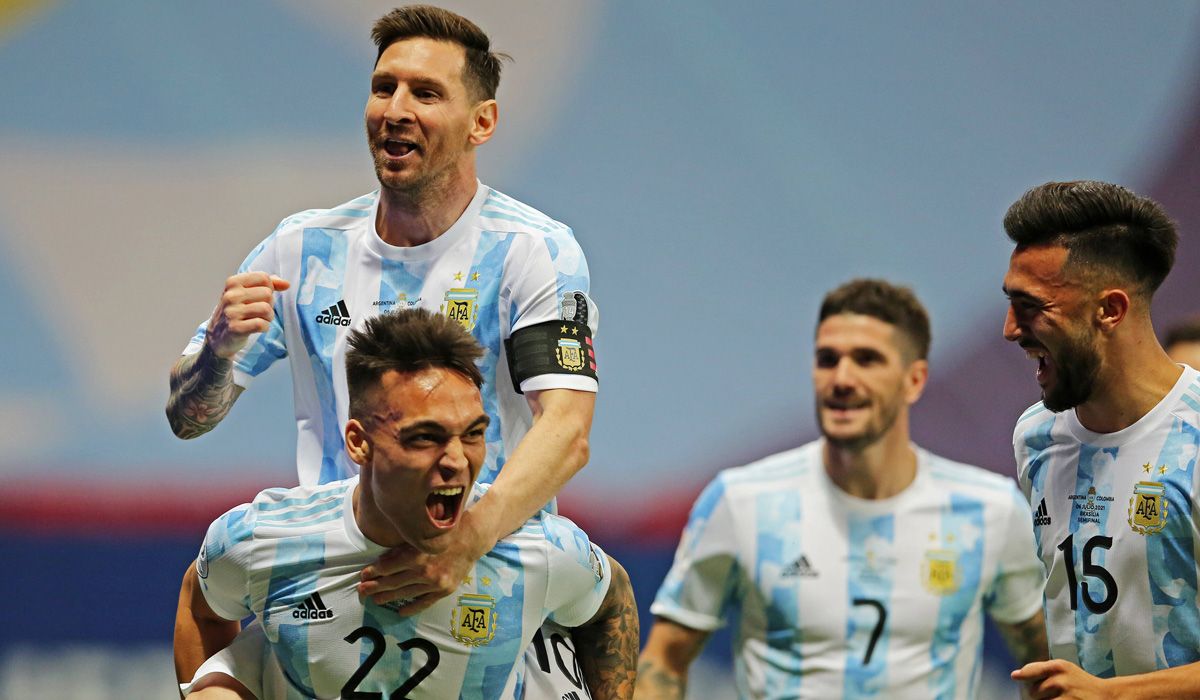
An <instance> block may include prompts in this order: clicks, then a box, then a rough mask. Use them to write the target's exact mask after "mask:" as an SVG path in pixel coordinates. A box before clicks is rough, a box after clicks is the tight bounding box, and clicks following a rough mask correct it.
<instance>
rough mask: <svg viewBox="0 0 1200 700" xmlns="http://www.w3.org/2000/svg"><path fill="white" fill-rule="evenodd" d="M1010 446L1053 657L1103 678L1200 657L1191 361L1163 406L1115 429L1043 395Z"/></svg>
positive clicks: (1199, 406)
mask: <svg viewBox="0 0 1200 700" xmlns="http://www.w3.org/2000/svg"><path fill="white" fill-rule="evenodd" d="M1013 444H1014V449H1015V452H1016V459H1017V465H1018V468H1019V477H1020V483H1021V488H1022V490H1023V491H1024V492H1025V494H1026V496H1027V497H1028V498H1029V503H1030V505H1031V507H1033V508H1034V539H1035V540H1036V542H1037V548H1038V555H1039V556H1040V557H1041V559H1042V563H1043V565H1044V566H1045V568H1046V571H1047V581H1046V624H1047V628H1048V633H1049V643H1050V653H1051V655H1052V656H1053V657H1054V658H1058V659H1065V660H1067V661H1071V662H1072V663H1076V664H1078V665H1079V666H1080V667H1081V668H1083V670H1085V671H1087V672H1088V673H1090V674H1092V675H1094V676H1099V677H1101V678H1111V677H1113V676H1123V675H1129V674H1134V673H1143V672H1146V671H1153V670H1155V669H1163V668H1168V667H1172V666H1180V665H1183V664H1187V663H1191V662H1194V661H1200V645H1198V644H1197V641H1196V635H1197V630H1200V608H1198V607H1197V593H1196V591H1197V566H1196V546H1197V544H1200V531H1197V528H1196V520H1195V518H1194V517H1193V503H1194V494H1195V493H1196V492H1197V488H1196V487H1197V482H1196V457H1197V452H1198V449H1200V375H1198V374H1197V372H1196V371H1195V370H1193V369H1190V368H1188V369H1185V370H1184V371H1183V374H1182V375H1181V376H1180V377H1179V380H1178V382H1176V384H1175V387H1174V388H1173V389H1172V390H1171V391H1170V393H1169V394H1167V396H1166V397H1165V398H1163V399H1162V401H1160V402H1159V404H1158V405H1157V406H1155V407H1154V408H1153V409H1152V410H1151V411H1150V412H1149V413H1147V414H1146V415H1145V416H1143V417H1142V418H1141V419H1140V420H1138V421H1137V422H1136V423H1134V424H1132V425H1130V426H1129V427H1127V428H1125V429H1123V430H1119V431H1117V432H1113V433H1095V432H1092V431H1090V430H1088V429H1087V428H1085V427H1083V425H1082V424H1081V423H1080V422H1079V418H1078V416H1077V415H1076V413H1075V411H1074V410H1070V411H1064V412H1061V413H1052V412H1051V411H1050V410H1048V409H1047V408H1046V407H1045V406H1044V405H1043V404H1042V403H1040V402H1039V403H1038V404H1036V405H1034V406H1033V407H1032V408H1030V409H1029V410H1027V411H1026V412H1025V414H1024V415H1023V416H1021V420H1020V421H1019V422H1018V423H1017V427H1016V430H1015V432H1014V435H1013Z"/></svg>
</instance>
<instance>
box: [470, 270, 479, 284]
mask: <svg viewBox="0 0 1200 700" xmlns="http://www.w3.org/2000/svg"><path fill="white" fill-rule="evenodd" d="M471 281H472V282H478V281H479V273H478V272H473V273H471Z"/></svg>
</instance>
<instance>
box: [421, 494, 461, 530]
mask: <svg viewBox="0 0 1200 700" xmlns="http://www.w3.org/2000/svg"><path fill="white" fill-rule="evenodd" d="M462 500H463V487H461V486H448V487H444V488H440V489H434V490H433V492H432V493H430V494H429V497H428V498H426V499H425V510H426V511H427V512H428V513H429V519H430V520H432V521H433V523H434V525H437V526H438V527H449V526H451V525H453V524H454V522H455V521H456V520H458V512H459V508H460V506H461V505H462Z"/></svg>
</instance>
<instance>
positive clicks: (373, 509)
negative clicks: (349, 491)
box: [353, 479, 412, 548]
mask: <svg viewBox="0 0 1200 700" xmlns="http://www.w3.org/2000/svg"><path fill="white" fill-rule="evenodd" d="M353 500H354V522H355V523H356V524H357V525H358V529H359V530H361V531H362V534H363V537H366V538H367V539H368V540H370V541H371V542H374V543H375V544H377V545H379V546H380V547H389V548H395V547H402V546H404V545H411V544H412V543H411V542H409V541H408V540H407V539H406V538H405V537H404V535H402V534H401V533H400V531H399V530H397V529H396V526H395V525H394V524H393V523H392V521H391V520H390V519H388V518H387V516H385V515H384V514H383V512H382V511H380V510H379V506H378V505H376V503H375V499H374V498H372V497H371V495H370V487H369V486H368V487H366V488H364V487H363V482H362V480H361V479H360V480H359V482H358V485H357V486H355V487H354V499H353Z"/></svg>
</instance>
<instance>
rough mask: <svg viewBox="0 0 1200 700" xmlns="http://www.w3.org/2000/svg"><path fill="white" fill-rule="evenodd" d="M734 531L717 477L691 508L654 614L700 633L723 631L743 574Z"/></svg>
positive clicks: (656, 597)
mask: <svg viewBox="0 0 1200 700" xmlns="http://www.w3.org/2000/svg"><path fill="white" fill-rule="evenodd" d="M735 531H736V529H735V527H734V523H733V514H732V511H731V509H730V507H729V503H728V500H727V498H726V493H725V482H724V480H723V479H722V478H721V477H717V479H716V480H714V481H713V482H712V483H710V484H709V485H708V486H707V487H706V488H705V489H704V491H703V492H702V493H701V494H700V497H699V498H698V499H696V503H695V505H693V506H692V512H691V515H689V516H688V523H687V526H686V527H685V528H684V531H683V537H682V538H681V539H680V542H679V548H678V549H677V550H676V551H675V561H674V562H673V563H672V564H671V570H670V571H669V572H667V578H666V579H665V580H664V581H663V583H662V586H661V587H660V588H659V589H658V595H657V596H655V598H654V603H653V604H651V606H650V612H652V613H654V614H655V615H657V616H659V617H664V618H666V619H668V620H672V621H674V622H678V623H679V624H681V625H684V626H686V627H691V628H692V629H696V630H701V631H712V630H715V629H717V628H719V627H721V626H722V625H723V624H724V620H725V613H726V610H727V608H728V606H729V603H730V601H731V600H732V599H733V597H734V593H735V591H736V589H737V587H738V580H739V575H740V574H739V569H738V562H737V549H736V546H737V542H736V540H735V539H734V537H735V535H734V533H735Z"/></svg>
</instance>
